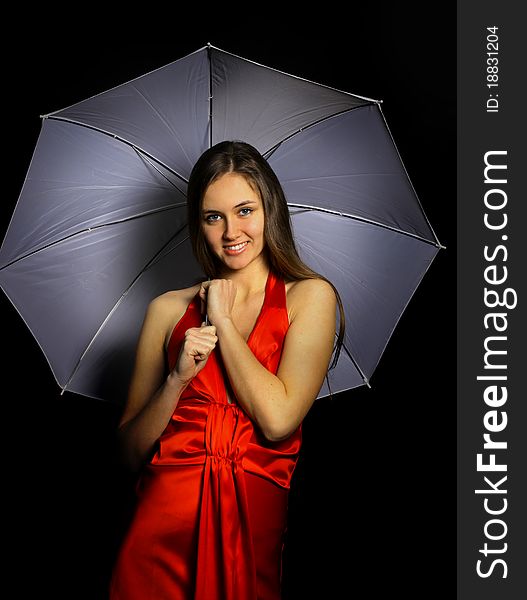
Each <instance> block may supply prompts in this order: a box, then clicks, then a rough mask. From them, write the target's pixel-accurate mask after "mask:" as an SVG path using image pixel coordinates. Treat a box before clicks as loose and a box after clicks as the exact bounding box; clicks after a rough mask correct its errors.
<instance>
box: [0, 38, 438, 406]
mask: <svg viewBox="0 0 527 600" xmlns="http://www.w3.org/2000/svg"><path fill="white" fill-rule="evenodd" d="M226 139H239V140H244V141H246V142H249V143H250V144H252V145H254V146H256V147H257V148H258V149H259V151H260V152H261V153H262V154H263V155H264V156H265V157H266V158H267V159H268V161H269V163H270V165H271V166H272V168H273V169H274V171H275V172H276V174H277V175H278V177H279V179H280V181H281V183H282V185H283V187H284V191H285V193H286V197H287V199H288V204H289V207H290V214H291V219H292V224H293V230H294V234H295V240H296V244H297V247H298V250H299V253H300V255H301V257H302V258H303V260H304V261H305V262H306V263H307V264H308V265H309V266H311V267H312V268H313V269H314V270H315V271H318V272H319V273H321V274H323V275H324V276H326V277H327V278H328V279H329V280H330V281H332V282H333V283H334V285H335V286H336V287H337V289H338V290H339V293H340V294H341V297H342V298H343V301H344V304H345V312H346V323H347V333H346V338H345V344H344V349H343V352H342V353H341V356H340V359H339V362H338V365H337V367H336V368H335V369H334V370H332V371H331V372H330V374H329V377H328V378H327V379H326V383H325V384H324V386H323V387H322V389H321V391H320V393H319V397H323V396H326V395H328V394H329V393H330V392H332V393H336V392H340V391H343V390H347V389H351V388H353V387H356V386H359V385H362V384H365V383H366V384H367V383H368V381H369V379H370V377H371V375H372V373H373V372H374V370H375V368H376V366H377V364H378V362H379V360H380V357H381V355H382V353H383V351H384V349H385V347H386V344H387V343H388V340H389V338H390V336H391V334H392V332H393V330H394V327H395V326H396V324H397V322H398V320H399V318H400V316H401V314H402V313H403V311H404V309H405V307H406V305H407V303H408V302H409V300H410V298H411V297H412V295H413V293H414V291H415V290H416V288H417V286H418V285H419V282H420V281H421V278H422V277H423V275H424V273H425V272H426V271H427V269H428V267H429V266H430V264H431V262H432V261H433V259H434V257H435V255H436V253H437V252H438V250H439V248H441V245H440V243H439V241H438V239H437V237H436V235H435V234H434V232H433V230H432V227H431V226H430V223H429V222H428V220H427V218H426V216H425V214H424V212H423V210H422V207H421V205H420V203H419V200H418V198H417V196H416V194H415V191H414V189H413V187H412V185H411V182H410V180H409V178H408V175H407V173H406V171H405V168H404V166H403V164H402V161H401V159H400V156H399V154H398V151H397V149H396V147H395V144H394V142H393V140H392V137H391V134H390V132H389V130H388V127H387V124H386V121H385V119H384V117H383V115H382V112H381V108H380V102H379V101H376V100H372V99H370V98H365V97H361V96H357V95H352V94H349V93H346V92H342V91H339V90H335V89H332V88H329V87H326V86H323V85H320V84H317V83H313V82H310V81H306V80H304V79H301V78H298V77H295V76H292V75H288V74H286V73H283V72H280V71H277V70H274V69H271V68H268V67H265V66H263V65H259V64H256V63H254V62H251V61H249V60H246V59H243V58H241V57H238V56H235V55H233V54H230V53H228V52H225V51H223V50H220V49H218V48H215V47H213V46H210V45H208V46H207V47H204V48H201V49H200V50H197V51H196V52H194V53H192V54H190V55H188V56H186V57H184V58H181V59H180V60H177V61H175V62H173V63H171V64H169V65H166V66H164V67H162V68H160V69H157V70H155V71H153V72H150V73H147V74H145V75H143V76H141V77H139V78H137V79H135V80H133V81H130V82H127V83H125V84H123V85H119V86H117V87H115V88H113V89H111V90H109V91H106V92H104V93H101V94H98V95H96V96H93V97H91V98H88V99H87V100H84V101H82V102H79V103H77V104H74V105H73V106H70V107H68V108H65V109H63V110H59V111H57V112H54V113H51V114H48V115H45V116H44V117H43V122H42V130H41V133H40V136H39V139H38V142H37V144H36V148H35V151H34V155H33V158H32V161H31V165H30V168H29V170H28V173H27V176H26V180H25V182H24V185H23V188H22V191H21V194H20V198H19V200H18V203H17V206H16V208H15V211H14V213H13V216H12V219H11V222H10V225H9V228H8V230H7V233H6V236H5V239H4V242H3V245H2V248H1V250H0V285H1V287H2V289H3V290H4V292H5V293H6V295H7V296H8V297H9V299H10V300H11V302H12V303H13V305H14V306H15V307H16V309H17V310H18V312H19V313H20V315H21V317H22V318H23V319H24V321H25V323H26V324H27V326H28V327H29V329H30V330H31V332H32V333H33V335H34V337H35V338H36V340H37V342H38V343H39V345H40V347H41V348H42V351H43V352H44V354H45V356H46V358H47V360H48V362H49V364H50V367H51V369H52V371H53V374H54V376H55V378H56V380H57V382H58V384H59V385H60V387H61V388H62V389H63V390H70V391H73V392H76V393H79V394H82V395H86V396H91V397H94V398H100V399H113V400H116V401H120V400H122V398H123V397H124V394H125V393H126V389H127V383H128V379H129V377H130V374H131V369H132V366H133V357H134V352H135V345H136V341H137V337H138V334H139V330H140V327H141V323H142V319H143V316H144V312H145V309H146V306H147V304H148V303H149V301H150V300H151V299H152V298H154V297H155V296H157V295H159V294H161V293H163V292H165V291H167V290H169V289H176V288H181V287H187V286H189V285H191V284H193V283H195V282H196V281H197V280H199V279H202V278H203V277H204V275H203V273H202V272H201V270H200V267H199V265H198V264H197V263H196V261H195V259H194V257H193V255H192V250H191V246H190V242H189V239H188V233H187V227H186V200H185V191H186V185H187V180H188V177H189V174H190V171H191V169H192V166H193V165H194V163H195V161H196V160H197V159H198V157H199V156H200V155H201V154H202V152H203V151H204V150H206V149H207V148H208V147H210V146H211V145H213V144H215V143H217V142H219V141H222V140H226Z"/></svg>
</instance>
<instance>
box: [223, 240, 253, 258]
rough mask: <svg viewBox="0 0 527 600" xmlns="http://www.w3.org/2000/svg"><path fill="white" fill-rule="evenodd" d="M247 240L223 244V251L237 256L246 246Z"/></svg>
mask: <svg viewBox="0 0 527 600" xmlns="http://www.w3.org/2000/svg"><path fill="white" fill-rule="evenodd" d="M248 243H249V242H242V243H241V244H231V245H230V246H223V250H224V252H225V254H228V255H229V256H237V255H238V254H241V253H242V252H243V251H244V250H245V248H247V244H248Z"/></svg>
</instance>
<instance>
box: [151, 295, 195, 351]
mask: <svg viewBox="0 0 527 600" xmlns="http://www.w3.org/2000/svg"><path fill="white" fill-rule="evenodd" d="M198 290H199V284H196V285H193V286H191V287H188V288H182V289H179V290H169V291H168V292H164V293H163V294H160V295H159V296H156V297H155V298H154V299H153V300H151V301H150V303H149V305H148V308H147V315H148V317H149V320H150V321H151V322H153V323H155V324H156V325H155V327H156V329H161V330H162V331H163V333H164V337H165V345H166V342H167V341H168V339H169V337H170V335H171V333H172V331H173V329H174V327H175V325H176V323H178V321H179V320H180V319H181V317H183V315H184V314H185V311H186V310H187V307H188V305H189V304H190V302H191V301H192V299H193V298H194V296H195V295H196V294H197V293H198Z"/></svg>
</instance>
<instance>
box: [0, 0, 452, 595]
mask: <svg viewBox="0 0 527 600" xmlns="http://www.w3.org/2000/svg"><path fill="white" fill-rule="evenodd" d="M408 4H409V3H408ZM143 9H144V10H145V12H146V9H145V8H144V7H143ZM249 14H250V13H249V11H248V12H243V11H241V12H237V13H236V14H235V15H234V16H233V17H232V19H229V15H228V14H226V13H224V14H223V20H221V21H220V20H219V19H218V18H217V17H213V16H212V15H210V14H201V15H194V18H191V17H190V16H189V15H188V14H187V15H186V16H185V18H184V19H183V18H181V19H179V20H178V19H175V18H174V17H170V19H169V20H170V23H169V25H170V26H169V27H163V26H162V23H163V20H165V21H166V20H168V16H165V15H158V17H159V21H158V22H157V23H156V22H155V21H154V20H153V19H152V20H151V19H145V20H144V21H142V20H141V19H138V20H137V23H136V26H135V28H133V29H129V28H128V26H127V28H126V31H125V27H124V26H123V25H121V24H118V21H116V22H115V23H112V24H110V23H108V22H107V20H106V19H102V18H98V19H95V18H94V19H93V23H92V24H90V22H89V21H88V22H87V21H86V20H83V21H82V24H81V19H78V18H75V19H73V18H67V17H66V21H65V23H64V24H63V25H62V26H58V25H53V22H54V19H53V18H51V17H49V16H48V17H46V18H42V19H41V20H40V21H39V23H38V33H35V32H34V31H32V32H31V33H24V32H25V31H26V30H27V29H28V28H27V26H26V25H27V24H25V22H24V20H23V19H19V20H16V22H15V23H12V24H11V26H12V27H13V28H14V29H16V30H17V31H18V33H19V35H18V37H17V42H16V43H15V44H11V45H9V46H7V45H4V46H3V47H2V53H3V59H4V63H3V65H4V67H3V81H4V86H5V87H4V118H3V125H4V127H3V131H2V138H3V143H4V160H3V167H4V173H3V184H4V189H3V202H2V219H3V220H2V232H4V231H5V230H6V228H7V225H8V223H9V218H10V215H11V213H12V211H13V209H14V206H15V203H16V200H17V198H18V194H19V193H20V189H21V187H22V184H23V181H24V176H25V173H26V171H27V168H28V166H29V162H30V159H31V155H32V152H33V148H34V145H35V143H36V140H37V137H38V133H39V131H40V118H39V115H41V114H46V113H48V112H52V111H54V110H58V109H60V108H63V107H65V106H68V105H70V104H73V103H74V102H77V101H79V100H82V99H84V98H86V97H89V96H91V95H93V94H95V93H98V92H101V91H104V90H106V89H108V88H110V87H113V86H115V85H117V84H119V83H123V82H125V81H128V80H130V79H132V78H134V77H137V76H139V75H141V74H143V73H145V72H148V71H150V70H152V69H154V68H157V67H160V66H162V65H164V64H167V63H169V62H171V61H173V60H176V59H177V58H180V57H182V56H184V55H186V54H188V53H190V52H192V51H194V50H197V49H198V48H200V47H202V46H204V45H205V44H206V43H207V42H210V43H211V44H213V45H214V46H217V47H219V48H221V49H224V50H227V51H230V52H233V53H235V54H238V55H240V56H243V57H244V58H248V59H251V60H254V61H256V62H259V63H262V64H265V65H267V66H270V67H274V68H277V69H280V70H283V71H285V72H288V73H292V74H295V75H298V76H301V77H304V78H306V79H310V80H313V81H318V82H320V83H323V84H326V85H329V86H332V87H335V88H338V89H342V90H346V91H349V92H352V93H356V94H359V95H364V96H368V97H371V98H376V99H382V100H383V112H384V114H385V117H386V119H387V121H388V124H389V126H390V129H391V131H392V134H393V136H394V139H395V141H396V143H397V146H398V148H399V151H400V153H401V156H402V158H403V161H404V163H405V166H406V168H407V170H408V173H409V175H410V178H411V180H412V182H413V184H414V187H415V189H416V191H417V194H418V196H419V198H420V200H421V202H422V204H423V206H424V209H425V211H426V214H427V216H428V218H429V220H430V222H431V223H432V226H433V227H434V230H435V232H436V234H437V235H438V237H439V239H440V241H441V242H442V243H443V244H444V245H445V246H447V250H442V251H440V253H439V255H438V257H437V258H436V260H435V261H434V263H433V264H432V267H431V268H430V270H429V272H428V273H427V274H426V275H425V277H424V279H423V282H422V284H421V285H420V287H419V288H418V290H417V292H416V294H415V295H414V297H413V299H412V300H411V302H410V303H409V305H408V308H407V310H406V312H405V313H404V315H403V317H402V318H401V320H400V322H399V325H398V327H397V328H396V331H395V333H394V335H393V337H392V339H391V341H390V343H389V344H388V347H387V349H386V351H385V353H384V355H383V357H382V359H381V362H380V364H379V367H378V369H377V371H376V372H375V374H374V375H373V377H372V380H371V384H372V389H367V388H359V389H356V390H352V391H350V392H346V393H343V394H339V395H337V396H336V397H334V398H333V399H332V400H329V399H325V400H321V401H319V402H317V403H316V404H315V406H314V407H313V408H312V410H311V412H310V413H309V415H308V416H307V418H306V420H305V423H304V446H303V451H302V456H301V460H300V463H299V465H298V468H297V470H296V472H295V476H294V480H293V488H292V491H291V497H290V498H291V499H290V526H289V536H288V545H287V550H286V556H285V563H284V598H286V599H297V598H298V599H299V598H348V597H349V598H354V597H378V596H380V595H381V594H382V595H384V594H386V593H389V592H392V591H393V592H394V593H402V594H404V595H405V597H407V598H422V597H424V596H426V595H428V594H430V587H433V589H434V590H435V591H436V592H437V595H438V596H442V597H453V594H454V593H455V592H454V586H455V553H456V550H455V532H456V522H455V512H454V511H455V476H456V464H455V459H456V457H455V418H456V417H455V393H456V392H455V370H456V362H455V361H456V350H455V327H456V317H455V241H456V240H455V198H456V196H455V185H456V145H455V144H456V139H455V135H456V122H455V121H456V116H455V110H456V105H455V101H456V63H455V60H456V47H455V44H456V14H455V4H454V3H451V2H450V3H442V4H441V8H440V9H438V10H437V11H436V10H434V9H433V8H431V7H427V8H421V9H419V10H415V9H414V10H410V8H401V7H400V6H398V7H397V8H392V7H389V6H388V4H387V5H386V6H385V7H384V8H383V7H382V4H379V3H375V4H373V3H372V4H371V8H369V7H368V6H363V7H362V8H361V9H357V8H355V7H351V12H350V14H349V15H348V16H344V15H341V14H336V13H332V14H331V15H327V16H326V17H321V16H320V15H318V14H317V15H313V16H312V17H309V18H304V19H300V20H299V19H297V18H296V17H291V18H289V19H286V20H284V19H283V17H282V16H280V17H278V16H276V15H274V14H267V15H265V16H264V15H262V14H260V12H259V11H256V9H255V13H254V15H253V16H249ZM95 16H98V17H100V14H99V15H95ZM198 17H199V18H198ZM63 18H64V17H63ZM198 22H199V24H198ZM165 25H166V23H165ZM0 310H1V314H2V324H3V327H2V333H3V336H2V339H3V348H2V350H3V359H2V365H3V383H4V390H5V391H4V393H3V394H2V399H3V402H2V425H3V427H2V430H3V434H4V435H3V436H2V437H3V441H4V444H5V448H4V500H7V504H6V505H5V506H6V508H5V509H4V510H5V513H4V515H5V517H6V521H7V531H8V535H7V536H5V537H4V545H5V547H6V549H7V550H8V553H9V556H10V558H9V563H8V569H7V571H6V572H7V574H8V576H9V579H10V580H11V579H12V582H10V583H11V585H13V586H14V588H13V589H14V592H12V595H13V597H17V598H25V597H32V594H36V593H39V594H49V595H50V597H53V598H71V599H77V598H79V599H80V598H89V599H93V600H97V599H99V598H100V599H102V598H105V594H106V588H107V584H108V578H109V576H110V572H111V566H112V561H113V559H114V555H115V551H116V549H117V547H118V544H119V541H120V538H121V535H122V532H123V529H124V527H125V526H126V519H127V515H128V511H129V508H130V503H131V497H130V493H129V489H130V488H129V486H130V481H129V480H128V479H127V478H126V476H125V475H124V474H123V473H122V472H121V471H120V470H119V468H118V467H117V465H116V462H115V460H114V457H113V435H114V429H115V424H116V421H117V419H118V416H119V415H118V409H117V408H116V407H113V406H111V405H108V404H105V403H101V402H98V401H95V400H92V399H88V398H83V397H81V396H77V395H75V394H71V393H65V394H64V395H63V396H61V395H60V390H59V388H58V386H57V384H56V383H55V381H54V379H53V376H52V374H51V371H50V369H49V367H48V365H47V362H46V360H45V358H44V357H43V355H42V353H41V351H40V349H39V347H38V345H37V343H36V342H35V340H34V339H33V337H32V336H31V334H30V333H29V331H28V330H27V329H26V328H25V326H24V324H23V322H22V320H21V319H20V317H19V316H18V314H17V312H16V310H15V309H14V308H13V307H12V306H11V304H10V302H9V301H8V300H7V298H6V297H5V296H4V295H2V296H1V309H0ZM359 586H360V587H361V588H362V589H363V590H365V591H363V592H359V591H358V587H359Z"/></svg>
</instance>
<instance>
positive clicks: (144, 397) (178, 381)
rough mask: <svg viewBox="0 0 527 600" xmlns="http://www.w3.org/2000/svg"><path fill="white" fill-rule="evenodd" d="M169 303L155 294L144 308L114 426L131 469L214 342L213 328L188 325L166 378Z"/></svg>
mask: <svg viewBox="0 0 527 600" xmlns="http://www.w3.org/2000/svg"><path fill="white" fill-rule="evenodd" d="M168 304H169V302H168V301H167V299H166V297H164V296H159V297H158V298H156V299H155V300H153V301H152V302H151V303H150V305H149V307H148V310H147V312H146V316H145V320H144V323H143V327H142V329H141V334H140V337H139V342H138V345H137V352H136V360H135V366H134V371H133V374H132V379H131V382H130V388H129V392H128V399H127V402H126V406H125V409H124V412H123V415H122V417H121V421H120V425H119V432H118V437H119V442H120V447H121V453H122V458H123V461H124V462H125V464H126V465H127V466H128V467H129V468H130V469H131V470H137V469H139V468H140V466H141V465H142V464H143V463H144V461H145V460H147V459H148V457H149V456H150V455H151V453H152V450H153V448H154V444H155V442H156V441H157V440H158V439H159V437H160V436H161V434H162V433H163V431H164V430H165V428H166V426H167V425H168V423H169V421H170V418H171V417H172V414H173V412H174V410H175V408H176V406H177V403H178V401H179V398H180V396H181V394H182V392H183V390H184V389H185V388H186V386H187V385H188V383H189V382H190V381H191V379H192V378H193V377H195V376H196V375H197V373H198V372H199V371H200V370H201V369H202V368H203V367H204V366H205V363H206V362H207V358H208V356H209V354H210V352H212V350H213V348H214V346H215V345H216V341H217V337H216V335H215V328H214V327H213V326H207V327H203V326H202V327H193V328H191V329H188V330H187V331H186V332H185V339H184V341H183V343H182V348H181V351H180V354H179V358H178V361H177V364H176V366H175V368H174V370H173V371H171V373H169V375H168V377H166V378H165V376H164V371H165V353H164V342H165V336H166V331H167V327H168V326H169V325H168V323H170V321H171V318H173V312H174V303H173V300H172V301H171V303H170V307H168V306H167V305H168ZM183 312H184V308H181V313H183Z"/></svg>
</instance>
